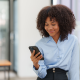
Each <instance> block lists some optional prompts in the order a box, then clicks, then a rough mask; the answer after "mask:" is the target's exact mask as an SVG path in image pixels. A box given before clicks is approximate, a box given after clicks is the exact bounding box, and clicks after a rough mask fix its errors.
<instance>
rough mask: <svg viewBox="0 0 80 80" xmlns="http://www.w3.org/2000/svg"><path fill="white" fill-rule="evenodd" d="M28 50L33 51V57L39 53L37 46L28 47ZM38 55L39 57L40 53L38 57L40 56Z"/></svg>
mask: <svg viewBox="0 0 80 80" xmlns="http://www.w3.org/2000/svg"><path fill="white" fill-rule="evenodd" d="M29 50H30V51H31V52H33V50H35V54H34V56H35V55H36V54H37V53H38V52H40V51H39V49H38V47H37V46H29ZM40 55H41V53H40V54H39V55H38V56H40ZM38 56H37V57H38ZM41 60H44V58H41Z"/></svg>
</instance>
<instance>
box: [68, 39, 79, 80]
mask: <svg viewBox="0 0 80 80" xmlns="http://www.w3.org/2000/svg"><path fill="white" fill-rule="evenodd" d="M68 80H79V43H78V39H77V38H76V39H75V44H74V47H73V50H72V55H71V64H70V68H69V71H68Z"/></svg>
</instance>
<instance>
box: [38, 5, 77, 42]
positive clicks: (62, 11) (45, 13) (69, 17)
mask: <svg viewBox="0 0 80 80" xmlns="http://www.w3.org/2000/svg"><path fill="white" fill-rule="evenodd" d="M47 17H50V21H51V20H52V19H53V18H55V19H56V21H57V22H58V25H59V29H60V35H61V40H60V41H64V40H65V39H67V38H68V33H70V34H71V33H72V30H73V29H75V26H76V22H75V20H76V19H75V16H74V14H73V12H72V11H71V9H69V8H68V7H67V6H65V5H61V4H57V5H51V6H46V7H44V8H42V9H41V10H40V12H39V14H38V16H37V29H38V30H39V32H40V34H41V35H42V36H44V37H49V34H48V33H47V31H46V30H45V29H44V26H45V20H46V19H47Z"/></svg>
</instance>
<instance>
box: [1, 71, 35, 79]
mask: <svg viewBox="0 0 80 80" xmlns="http://www.w3.org/2000/svg"><path fill="white" fill-rule="evenodd" d="M7 78H8V73H7V72H6V80H7ZM0 80H4V72H1V71H0ZM10 80H36V77H30V78H29V77H28V78H19V77H18V76H17V75H16V74H15V73H14V72H11V71H10Z"/></svg>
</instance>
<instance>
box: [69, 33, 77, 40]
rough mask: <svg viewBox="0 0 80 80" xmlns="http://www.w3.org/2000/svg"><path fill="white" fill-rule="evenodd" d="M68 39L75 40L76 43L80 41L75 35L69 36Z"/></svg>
mask: <svg viewBox="0 0 80 80" xmlns="http://www.w3.org/2000/svg"><path fill="white" fill-rule="evenodd" d="M68 38H69V40H74V41H76V40H78V38H77V36H76V35H73V34H68Z"/></svg>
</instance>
